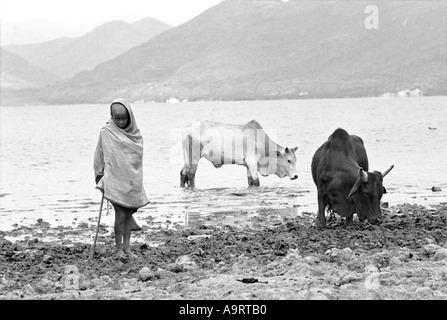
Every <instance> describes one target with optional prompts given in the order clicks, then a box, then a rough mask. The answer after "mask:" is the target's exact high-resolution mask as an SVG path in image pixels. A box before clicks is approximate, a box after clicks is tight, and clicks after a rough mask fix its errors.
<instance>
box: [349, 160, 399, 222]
mask: <svg viewBox="0 0 447 320" xmlns="http://www.w3.org/2000/svg"><path fill="white" fill-rule="evenodd" d="M393 168H394V165H393V166H391V167H389V168H388V169H386V170H384V171H381V172H379V171H374V172H372V173H371V172H366V171H363V169H362V168H360V169H359V177H358V178H357V180H356V181H355V183H354V186H353V187H352V189H351V191H350V192H349V195H348V199H353V201H354V203H355V207H356V212H357V215H358V216H359V218H360V219H361V220H363V219H368V221H369V222H370V223H372V224H378V223H380V219H381V218H382V213H381V211H380V199H382V196H383V194H384V193H386V189H385V187H384V186H383V184H382V182H383V178H384V177H385V176H386V175H387V174H388V173H389V172H390V171H391V169H393Z"/></svg>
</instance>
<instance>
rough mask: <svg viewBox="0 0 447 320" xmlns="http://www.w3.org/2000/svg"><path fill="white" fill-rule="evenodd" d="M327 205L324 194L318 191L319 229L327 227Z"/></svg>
mask: <svg viewBox="0 0 447 320" xmlns="http://www.w3.org/2000/svg"><path fill="white" fill-rule="evenodd" d="M325 210H326V209H325V203H324V199H323V192H322V191H320V190H319V191H318V214H317V219H316V221H315V225H316V226H317V228H319V229H322V228H324V227H326V216H325Z"/></svg>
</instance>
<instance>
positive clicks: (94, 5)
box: [0, 0, 222, 25]
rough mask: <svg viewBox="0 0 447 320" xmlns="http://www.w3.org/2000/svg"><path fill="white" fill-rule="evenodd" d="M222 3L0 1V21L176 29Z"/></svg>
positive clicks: (181, 0) (199, 0)
mask: <svg viewBox="0 0 447 320" xmlns="http://www.w3.org/2000/svg"><path fill="white" fill-rule="evenodd" d="M221 1H222V0H0V20H2V21H22V20H27V19H44V20H49V21H56V22H69V23H72V22H75V23H77V22H78V23H95V24H96V23H98V24H99V23H103V22H107V21H111V20H116V19H122V20H127V21H128V22H133V21H136V20H138V19H140V18H143V17H152V18H156V19H158V20H161V21H163V22H166V23H169V24H172V25H178V24H180V23H183V22H186V21H187V20H189V19H191V18H193V17H195V16H196V15H198V14H200V13H202V12H203V11H205V10H206V9H208V8H209V7H212V6H214V5H216V4H218V3H220V2H221Z"/></svg>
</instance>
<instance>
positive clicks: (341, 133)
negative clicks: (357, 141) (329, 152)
mask: <svg viewBox="0 0 447 320" xmlns="http://www.w3.org/2000/svg"><path fill="white" fill-rule="evenodd" d="M328 144H329V146H330V148H331V149H333V150H334V149H335V150H346V151H347V150H351V149H352V141H351V136H350V135H349V133H347V132H346V130H344V129H342V128H338V129H337V130H335V131H334V133H332V134H331V135H330V136H329V138H328Z"/></svg>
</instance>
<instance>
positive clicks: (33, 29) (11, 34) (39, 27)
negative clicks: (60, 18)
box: [0, 17, 94, 46]
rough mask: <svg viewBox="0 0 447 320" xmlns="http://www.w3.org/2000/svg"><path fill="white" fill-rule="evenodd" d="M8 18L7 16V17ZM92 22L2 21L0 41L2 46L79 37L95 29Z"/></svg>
mask: <svg viewBox="0 0 447 320" xmlns="http://www.w3.org/2000/svg"><path fill="white" fill-rule="evenodd" d="M5 18H6V19H7V17H5ZM93 27H94V26H93V25H92V24H90V23H83V22H82V21H80V22H79V23H69V22H55V21H47V20H44V19H30V20H25V21H4V20H2V21H1V28H0V40H1V41H0V42H1V45H2V46H6V45H12V44H15V45H17V44H31V43H38V42H44V41H50V40H54V39H56V38H62V37H78V36H81V35H83V34H84V33H87V32H89V31H90V30H92V29H93Z"/></svg>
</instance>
